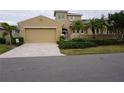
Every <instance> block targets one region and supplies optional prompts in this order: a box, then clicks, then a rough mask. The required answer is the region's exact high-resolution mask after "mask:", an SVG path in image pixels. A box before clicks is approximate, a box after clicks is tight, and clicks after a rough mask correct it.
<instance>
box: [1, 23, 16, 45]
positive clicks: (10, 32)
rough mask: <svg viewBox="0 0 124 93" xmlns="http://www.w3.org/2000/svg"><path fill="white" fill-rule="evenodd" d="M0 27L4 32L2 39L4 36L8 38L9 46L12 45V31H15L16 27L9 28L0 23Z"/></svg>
mask: <svg viewBox="0 0 124 93" xmlns="http://www.w3.org/2000/svg"><path fill="white" fill-rule="evenodd" d="M1 26H2V27H3V28H4V29H5V31H6V32H4V33H3V37H4V38H5V36H6V35H9V36H10V44H12V40H13V36H12V31H13V30H16V29H17V27H16V26H11V25H9V24H8V23H2V24H1Z"/></svg>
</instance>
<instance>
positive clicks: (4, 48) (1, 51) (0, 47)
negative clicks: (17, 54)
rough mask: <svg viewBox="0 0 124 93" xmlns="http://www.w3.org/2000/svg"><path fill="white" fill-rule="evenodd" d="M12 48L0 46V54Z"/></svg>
mask: <svg viewBox="0 0 124 93" xmlns="http://www.w3.org/2000/svg"><path fill="white" fill-rule="evenodd" d="M13 47H14V46H9V45H5V44H0V54H2V53H4V52H6V51H8V50H10V49H12V48H13Z"/></svg>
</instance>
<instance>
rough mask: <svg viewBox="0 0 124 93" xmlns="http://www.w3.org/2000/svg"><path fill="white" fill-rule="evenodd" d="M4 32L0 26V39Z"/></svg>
mask: <svg viewBox="0 0 124 93" xmlns="http://www.w3.org/2000/svg"><path fill="white" fill-rule="evenodd" d="M4 32H5V29H4V28H3V27H1V26H0V38H2V37H3V33H4Z"/></svg>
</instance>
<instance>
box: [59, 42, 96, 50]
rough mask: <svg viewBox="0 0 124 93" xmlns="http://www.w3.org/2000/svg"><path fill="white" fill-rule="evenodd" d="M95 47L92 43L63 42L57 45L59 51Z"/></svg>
mask: <svg viewBox="0 0 124 93" xmlns="http://www.w3.org/2000/svg"><path fill="white" fill-rule="evenodd" d="M95 46H97V45H96V44H95V43H93V42H73V41H64V42H60V43H59V48H61V49H74V48H88V47H95Z"/></svg>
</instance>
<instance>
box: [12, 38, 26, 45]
mask: <svg viewBox="0 0 124 93" xmlns="http://www.w3.org/2000/svg"><path fill="white" fill-rule="evenodd" d="M16 39H19V43H17V42H16ZM23 43H24V39H23V37H14V38H13V39H12V44H15V45H17V46H19V45H22V44H23Z"/></svg>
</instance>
